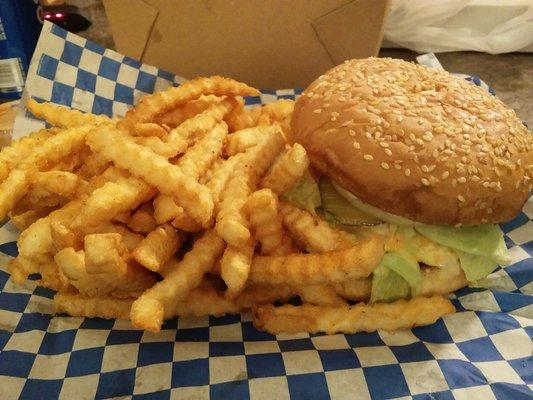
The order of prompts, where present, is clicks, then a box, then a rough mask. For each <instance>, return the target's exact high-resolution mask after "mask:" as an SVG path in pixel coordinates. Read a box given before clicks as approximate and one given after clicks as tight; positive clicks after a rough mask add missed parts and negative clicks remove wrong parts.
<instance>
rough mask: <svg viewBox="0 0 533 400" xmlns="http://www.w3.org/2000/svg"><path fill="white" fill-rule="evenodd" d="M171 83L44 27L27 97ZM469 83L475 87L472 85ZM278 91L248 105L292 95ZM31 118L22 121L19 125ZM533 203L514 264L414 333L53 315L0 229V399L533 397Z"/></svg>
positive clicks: (512, 226)
mask: <svg viewBox="0 0 533 400" xmlns="http://www.w3.org/2000/svg"><path fill="white" fill-rule="evenodd" d="M178 81H179V79H176V78H174V77H173V76H172V75H170V74H168V73H165V72H163V71H160V70H158V69H156V68H154V67H150V66H146V65H142V64H140V63H138V62H137V61H135V60H132V59H130V58H128V57H124V56H121V55H119V54H117V53H115V52H113V51H110V50H106V49H103V48H101V47H98V46H97V45H95V44H93V43H90V42H87V41H86V40H85V39H82V38H80V37H78V36H75V35H72V34H70V33H67V32H65V31H64V30H62V29H60V28H58V27H56V26H53V25H51V24H45V26H44V29H43V34H42V36H41V39H40V41H39V44H38V48H37V50H36V53H35V56H34V59H33V63H32V67H31V69H30V74H29V77H28V85H27V88H26V95H27V96H32V97H37V98H40V99H44V100H49V101H53V102H56V103H59V104H64V105H68V106H72V107H74V108H78V109H81V110H84V111H92V112H97V113H98V112H103V113H106V114H113V115H116V114H121V113H123V112H124V110H125V109H126V108H127V107H128V106H130V105H131V104H133V103H134V102H135V101H136V100H138V98H139V97H140V96H142V95H144V94H145V93H150V92H152V91H154V90H158V89H162V88H164V87H165V86H168V85H170V84H173V83H177V82H178ZM474 82H475V83H480V82H479V81H477V82H476V81H475V80H474ZM296 94H298V92H295V91H294V90H292V89H291V90H280V91H276V92H269V93H265V94H263V95H262V96H261V97H258V98H253V99H250V102H251V103H266V102H270V101H273V100H276V99H277V98H280V97H287V98H294V96H295V95H296ZM33 126H35V121H31V120H30V119H28V118H26V117H25V115H24V114H21V115H20V116H19V119H18V121H17V127H16V133H17V134H18V135H21V134H24V133H26V131H25V130H27V129H28V128H30V127H33ZM532 219H533V203H532V202H528V203H527V205H526V207H525V209H524V210H523V212H522V213H520V215H519V216H518V217H517V218H516V219H515V220H513V221H512V222H509V223H506V224H503V225H502V227H503V230H504V232H505V239H506V242H507V245H508V247H509V248H510V249H511V250H510V251H511V254H512V258H513V263H512V265H510V266H508V267H506V268H504V269H499V270H498V271H496V272H494V273H493V274H492V275H490V276H489V277H488V278H487V279H486V281H485V285H486V286H487V287H488V289H463V290H461V291H459V292H458V293H457V294H456V295H457V297H456V298H455V299H454V304H455V306H456V307H457V309H458V312H457V313H456V314H454V315H450V316H447V317H445V318H444V319H442V320H439V321H438V322H437V323H436V324H434V325H432V326H428V327H422V328H417V329H414V330H412V331H402V332H394V333H391V332H378V333H371V334H365V333H360V334H355V335H333V336H324V335H308V334H301V335H291V336H288V335H278V336H272V335H269V334H266V333H262V332H258V331H256V330H255V329H254V328H253V326H252V323H251V321H250V316H249V315H242V316H241V315H236V316H227V317H223V318H196V319H192V318H180V319H174V320H171V321H169V322H167V323H165V325H164V328H163V330H162V331H161V333H159V334H153V333H149V332H143V331H139V330H136V329H133V328H132V327H131V326H130V324H129V323H128V322H127V321H115V320H102V319H84V318H71V317H65V316H52V315H50V313H51V312H52V307H51V298H52V295H53V293H52V292H51V291H49V290H47V289H43V288H39V287H36V285H35V283H34V282H32V281H30V282H28V283H27V284H25V285H24V286H20V285H15V284H14V283H12V282H11V281H10V280H9V274H8V273H7V272H6V269H5V266H6V264H7V262H8V261H9V260H10V259H11V258H12V257H14V256H15V255H16V253H17V247H16V243H15V242H14V241H15V240H16V238H17V235H18V232H17V231H16V229H15V228H14V227H13V226H12V225H11V224H10V223H7V224H5V225H4V226H3V227H1V228H0V243H2V244H1V245H0V290H1V292H0V399H16V398H23V399H33V398H39V399H41V398H46V399H54V398H63V399H92V398H99V399H100V398H121V399H122V398H124V399H130V398H133V399H141V398H143V399H144V398H146V399H169V398H175V399H208V398H210V399H289V398H291V399H328V398H331V399H342V400H344V399H389V398H406V399H407V398H409V399H411V398H413V399H531V398H532V391H531V389H532V388H533V359H532V356H531V355H532V346H531V343H532V341H531V338H532V336H533V305H532V303H533V283H532V280H533V279H532V278H533V259H532V257H533V241H532V239H533V222H532Z"/></svg>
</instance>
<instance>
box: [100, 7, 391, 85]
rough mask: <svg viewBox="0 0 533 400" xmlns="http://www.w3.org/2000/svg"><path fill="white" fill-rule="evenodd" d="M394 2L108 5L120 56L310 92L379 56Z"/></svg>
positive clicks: (184, 72)
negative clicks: (331, 74) (330, 72)
mask: <svg viewBox="0 0 533 400" xmlns="http://www.w3.org/2000/svg"><path fill="white" fill-rule="evenodd" d="M388 4H389V0H201V1H200V0H104V6H105V8H106V12H107V15H108V18H109V22H110V24H111V31H112V33H113V37H114V39H115V43H116V46H117V50H118V51H119V52H121V53H124V54H126V55H128V56H131V57H134V58H137V59H140V60H141V61H143V62H145V63H148V64H153V65H156V66H158V67H160V68H163V69H165V70H168V71H171V72H173V73H175V74H178V75H181V76H184V77H186V78H192V77H195V76H199V75H204V76H206V75H214V74H218V75H224V76H230V77H233V78H236V79H240V80H243V81H245V82H247V83H250V84H252V85H255V86H257V87H260V88H284V87H286V88H288V87H305V86H307V85H308V84H309V83H310V82H311V81H312V80H313V79H315V78H316V77H317V76H318V75H320V74H322V73H323V72H325V71H326V70H327V69H329V68H331V67H332V66H334V65H336V64H338V63H340V62H342V61H344V60H345V59H349V58H356V57H368V56H372V55H376V54H377V52H378V50H379V46H380V44H381V40H382V38H383V26H384V20H385V16H386V13H387V10H388Z"/></svg>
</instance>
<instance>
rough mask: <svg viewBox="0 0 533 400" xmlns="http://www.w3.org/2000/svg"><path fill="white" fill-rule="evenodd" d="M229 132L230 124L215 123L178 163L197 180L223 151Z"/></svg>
mask: <svg viewBox="0 0 533 400" xmlns="http://www.w3.org/2000/svg"><path fill="white" fill-rule="evenodd" d="M227 133H228V126H227V125H226V124H225V123H224V122H221V123H219V124H217V125H215V127H214V128H213V129H211V130H210V131H209V132H207V133H206V134H205V136H204V137H203V138H201V139H200V140H198V141H197V142H196V143H195V144H194V145H193V146H192V147H191V148H189V150H188V151H187V153H185V154H184V155H183V157H181V158H180V159H179V161H178V163H177V165H178V167H180V169H181V171H182V172H183V173H184V174H185V175H187V176H190V177H192V178H194V179H196V180H197V179H198V178H200V176H201V175H202V174H203V173H204V172H205V171H206V170H207V169H208V168H209V166H210V165H211V164H212V163H213V162H214V161H215V160H216V159H217V158H218V156H219V155H220V153H221V152H222V146H223V144H224V137H225V136H226V134H227Z"/></svg>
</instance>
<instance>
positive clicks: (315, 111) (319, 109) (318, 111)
mask: <svg viewBox="0 0 533 400" xmlns="http://www.w3.org/2000/svg"><path fill="white" fill-rule="evenodd" d="M313 112H314V113H315V114H320V113H321V112H322V109H321V108H317V109H316V110H314V111H313Z"/></svg>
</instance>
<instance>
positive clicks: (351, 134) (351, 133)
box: [349, 129, 355, 137]
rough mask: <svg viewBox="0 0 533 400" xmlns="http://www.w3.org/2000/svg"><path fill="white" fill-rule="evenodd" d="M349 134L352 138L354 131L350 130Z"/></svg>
mask: <svg viewBox="0 0 533 400" xmlns="http://www.w3.org/2000/svg"><path fill="white" fill-rule="evenodd" d="M349 134H350V136H351V137H354V136H355V131H354V130H353V129H350V132H349Z"/></svg>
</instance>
